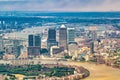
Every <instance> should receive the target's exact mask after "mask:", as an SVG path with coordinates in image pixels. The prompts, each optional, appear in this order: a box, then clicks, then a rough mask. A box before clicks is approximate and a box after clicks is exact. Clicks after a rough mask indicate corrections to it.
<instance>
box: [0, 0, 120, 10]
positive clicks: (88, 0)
mask: <svg viewBox="0 0 120 80" xmlns="http://www.w3.org/2000/svg"><path fill="white" fill-rule="evenodd" d="M0 11H66V12H67V11H68V12H69V11H74V12H80V11H120V0H0Z"/></svg>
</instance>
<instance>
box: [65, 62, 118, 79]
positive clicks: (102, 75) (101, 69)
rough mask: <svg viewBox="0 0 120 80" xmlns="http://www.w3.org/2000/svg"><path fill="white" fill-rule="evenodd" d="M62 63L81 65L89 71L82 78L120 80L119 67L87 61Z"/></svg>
mask: <svg viewBox="0 0 120 80" xmlns="http://www.w3.org/2000/svg"><path fill="white" fill-rule="evenodd" d="M63 63H64V64H70V65H78V66H83V67H85V68H86V69H88V70H89V71H90V76H89V77H87V78H85V79H82V80H120V69H116V68H112V67H110V66H106V65H104V64H94V63H89V62H73V61H72V62H71V61H69V62H63Z"/></svg>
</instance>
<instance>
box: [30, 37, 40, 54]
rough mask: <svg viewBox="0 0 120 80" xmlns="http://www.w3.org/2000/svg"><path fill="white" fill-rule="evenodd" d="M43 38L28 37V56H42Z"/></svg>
mask: <svg viewBox="0 0 120 80" xmlns="http://www.w3.org/2000/svg"><path fill="white" fill-rule="evenodd" d="M40 50H41V37H40V36H39V35H29V36H28V55H30V56H36V55H39V54H40Z"/></svg>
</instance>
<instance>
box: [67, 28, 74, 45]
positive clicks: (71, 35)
mask: <svg viewBox="0 0 120 80" xmlns="http://www.w3.org/2000/svg"><path fill="white" fill-rule="evenodd" d="M67 42H68V44H69V43H71V42H75V28H68V29H67Z"/></svg>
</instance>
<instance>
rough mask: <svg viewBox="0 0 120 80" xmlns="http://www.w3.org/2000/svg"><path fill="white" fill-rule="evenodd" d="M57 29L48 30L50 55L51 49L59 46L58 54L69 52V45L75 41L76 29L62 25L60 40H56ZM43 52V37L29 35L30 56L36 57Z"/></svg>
mask: <svg viewBox="0 0 120 80" xmlns="http://www.w3.org/2000/svg"><path fill="white" fill-rule="evenodd" d="M56 37H57V36H56V29H55V28H49V29H48V38H47V50H48V53H49V54H50V50H51V47H53V46H58V47H59V49H57V51H56V52H62V51H65V50H67V45H68V44H69V43H72V42H74V39H75V29H74V28H66V27H65V25H61V26H60V28H59V36H58V37H59V40H58V41H57V40H56ZM40 51H41V36H40V35H29V36H28V55H32V56H36V55H40Z"/></svg>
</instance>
